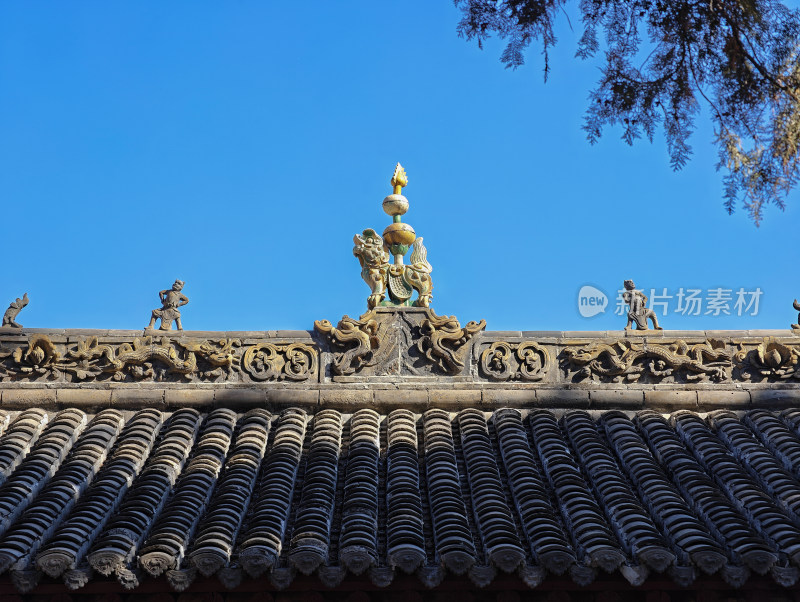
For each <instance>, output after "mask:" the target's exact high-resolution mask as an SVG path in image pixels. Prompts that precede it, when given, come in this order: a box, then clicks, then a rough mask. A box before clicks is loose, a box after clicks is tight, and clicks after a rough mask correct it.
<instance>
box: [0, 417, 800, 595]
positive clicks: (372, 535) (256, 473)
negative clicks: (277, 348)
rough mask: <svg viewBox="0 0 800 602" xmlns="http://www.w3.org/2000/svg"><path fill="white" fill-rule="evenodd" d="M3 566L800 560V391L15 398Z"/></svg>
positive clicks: (607, 566) (605, 567) (642, 573)
mask: <svg viewBox="0 0 800 602" xmlns="http://www.w3.org/2000/svg"><path fill="white" fill-rule="evenodd" d="M0 428H1V429H2V436H0V571H2V572H8V573H9V574H10V576H11V580H12V582H13V583H14V584H15V585H16V586H17V587H18V588H19V589H20V590H21V591H30V590H32V589H33V588H35V587H36V585H37V584H38V583H40V582H42V580H43V579H47V578H52V579H59V580H63V581H64V582H65V583H66V585H67V586H68V587H69V588H72V589H78V588H80V587H82V586H84V585H86V584H87V583H88V582H89V581H90V580H91V579H100V580H103V579H105V580H108V579H113V580H116V581H118V582H119V583H120V584H122V586H124V587H125V588H134V587H135V586H136V585H137V584H139V583H141V582H142V581H144V580H147V579H149V578H154V577H159V576H161V575H165V576H166V580H167V582H168V583H169V584H170V586H171V587H172V588H173V589H175V590H178V591H182V590H184V589H186V588H187V587H188V586H189V585H190V584H191V583H192V582H193V580H195V579H196V578H197V577H198V576H205V577H209V576H212V575H216V576H217V577H218V578H219V579H220V581H221V582H222V584H223V585H225V586H226V587H234V586H236V585H237V584H238V583H240V582H241V581H242V580H243V579H247V578H252V577H259V576H262V575H264V576H266V577H267V578H269V579H270V581H271V582H272V583H273V584H274V585H275V587H278V588H282V587H286V586H288V585H289V584H290V583H291V582H292V580H293V579H294V577H295V576H296V575H297V574H298V573H301V574H306V575H312V574H315V575H316V576H317V577H318V578H319V579H320V580H321V582H322V584H324V585H325V586H336V585H338V584H340V583H342V581H343V580H345V579H347V578H348V575H364V576H365V577H367V578H369V579H370V580H371V581H372V582H373V583H375V584H376V585H379V586H387V585H389V584H390V583H391V582H392V580H393V579H394V577H395V575H398V574H404V573H413V574H416V575H417V576H418V578H419V579H420V580H421V582H422V584H424V585H425V586H429V587H430V586H435V585H437V584H440V583H442V582H443V581H444V580H446V579H447V578H448V575H467V576H468V577H469V578H470V579H471V580H472V581H473V582H474V583H475V584H477V585H478V586H484V585H486V584H488V583H489V582H491V581H492V580H493V579H494V577H495V576H496V575H498V574H501V573H516V574H518V575H519V577H520V578H521V579H522V580H523V581H524V582H525V583H527V584H528V585H529V586H531V587H536V586H537V585H539V584H540V583H541V582H542V581H543V580H544V579H547V577H548V575H564V576H567V577H568V578H570V579H572V580H573V581H574V582H575V583H577V584H579V585H588V584H589V583H591V582H592V581H593V580H594V579H595V578H596V577H597V576H598V574H601V573H617V572H618V573H619V574H621V575H622V576H623V577H624V578H625V579H626V580H628V581H629V582H630V583H631V584H633V585H638V584H642V583H644V582H645V581H646V579H647V578H648V576H650V575H654V574H659V573H663V574H665V575H668V576H669V577H671V578H672V579H673V580H674V581H675V582H677V584H679V585H689V584H691V583H692V582H693V581H694V580H695V579H697V578H699V577H701V576H703V575H708V574H719V575H720V576H721V577H722V578H723V579H724V580H725V581H726V582H727V583H729V584H731V585H733V586H737V585H740V584H742V583H744V582H745V581H746V580H747V579H748V577H749V576H750V575H751V574H753V573H755V574H759V575H770V576H771V577H772V579H774V581H775V582H776V583H778V584H781V585H784V586H791V585H794V584H795V583H796V582H797V580H798V577H799V576H800V481H798V477H800V462H798V460H800V410H786V411H784V412H781V413H777V412H768V411H764V410H754V411H751V412H749V413H746V414H742V413H734V412H730V411H724V410H723V411H718V412H713V413H711V414H708V415H705V414H697V413H693V412H689V411H680V412H676V413H674V414H672V415H662V414H658V413H656V412H653V411H649V410H645V411H641V412H638V413H635V414H634V413H624V412H620V411H607V412H592V413H589V412H585V411H571V412H558V413H556V412H552V411H547V410H531V411H528V410H516V409H500V410H497V411H495V412H493V413H491V414H490V413H485V412H483V411H481V410H479V409H465V410H462V411H460V412H458V413H449V412H446V411H444V410H441V409H432V410H429V411H427V412H425V413H424V414H421V415H420V414H414V413H412V412H410V411H408V410H403V409H398V410H395V411H392V412H390V413H389V414H387V415H381V414H378V413H377V412H375V411H373V410H371V409H361V410H358V411H356V412H355V413H353V414H342V413H340V412H338V411H335V410H330V409H327V410H321V411H319V412H317V413H316V414H314V415H310V414H307V413H306V412H305V411H303V410H301V409H287V410H284V411H283V412H281V413H276V414H270V413H269V412H267V411H266V410H263V409H256V410H252V411H250V412H247V413H246V414H237V413H235V412H233V411H231V410H230V409H225V408H219V409H216V410H213V411H211V412H210V413H208V414H200V413H198V412H197V411H195V410H193V409H182V410H178V411H176V412H173V413H163V412H160V411H157V410H153V409H145V410H140V411H137V412H126V413H123V412H121V411H118V410H113V409H111V410H104V411H102V412H100V413H98V414H96V415H93V416H87V415H85V414H84V413H83V412H82V411H80V410H76V409H67V410H63V411H61V412H59V413H52V414H48V413H47V412H44V411H42V410H38V409H28V410H24V411H22V412H18V413H0Z"/></svg>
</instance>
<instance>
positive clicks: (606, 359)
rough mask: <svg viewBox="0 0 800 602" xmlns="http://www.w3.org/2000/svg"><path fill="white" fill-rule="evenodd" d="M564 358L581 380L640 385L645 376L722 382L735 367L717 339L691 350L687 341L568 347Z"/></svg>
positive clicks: (729, 354)
mask: <svg viewBox="0 0 800 602" xmlns="http://www.w3.org/2000/svg"><path fill="white" fill-rule="evenodd" d="M564 357H565V360H566V364H567V367H568V369H576V370H577V371H578V372H577V374H576V377H577V378H579V379H580V378H587V377H589V378H593V379H599V380H605V381H612V382H622V381H627V382H636V381H638V380H639V379H640V378H641V377H642V376H643V375H645V374H649V375H650V376H652V377H653V378H655V379H662V378H664V377H668V376H678V375H680V376H682V377H683V378H685V379H686V380H689V381H698V380H705V379H710V380H714V381H721V380H725V379H727V378H728V377H729V371H730V368H731V366H732V364H731V359H732V354H731V352H729V351H728V350H727V349H726V348H725V344H724V343H723V342H721V341H716V340H713V339H712V340H708V341H705V342H703V343H698V344H695V345H692V346H691V347H690V346H689V345H688V344H687V343H686V342H685V341H676V342H674V343H671V344H659V343H649V342H643V343H633V342H630V341H624V340H622V341H617V342H615V343H613V344H611V345H609V344H607V343H593V344H591V345H587V346H585V347H579V348H567V349H565V350H564Z"/></svg>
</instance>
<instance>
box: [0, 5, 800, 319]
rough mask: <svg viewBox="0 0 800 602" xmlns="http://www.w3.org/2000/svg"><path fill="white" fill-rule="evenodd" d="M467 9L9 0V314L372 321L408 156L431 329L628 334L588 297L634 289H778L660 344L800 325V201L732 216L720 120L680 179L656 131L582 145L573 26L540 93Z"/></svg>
mask: <svg viewBox="0 0 800 602" xmlns="http://www.w3.org/2000/svg"><path fill="white" fill-rule="evenodd" d="M458 18H459V14H458V12H457V10H456V9H455V8H454V7H453V5H452V3H451V2H449V1H447V0H443V1H441V2H430V0H426V1H422V0H417V1H406V2H399V1H393V2H388V1H387V2H372V1H362V2H347V3H334V2H310V3H308V2H303V3H296V2H256V1H239V2H225V3H218V2H208V1H192V2H188V1H184V2H177V1H176V2H167V3H165V2H155V1H149V2H148V1H136V2H99V1H96V2H89V1H87V2H80V3H72V2H70V3H44V4H43V3H24V2H13V3H12V2H7V3H3V5H2V6H1V7H0V196H1V197H2V203H3V207H4V212H3V213H4V217H3V221H2V223H3V228H2V234H3V247H4V249H5V253H4V262H3V270H2V274H3V277H2V281H0V303H2V304H3V307H2V308H0V311H2V310H3V309H4V308H5V304H6V303H7V302H9V301H11V300H13V298H14V297H16V296H19V295H21V294H22V293H23V292H25V291H27V292H29V294H30V296H31V302H30V305H29V306H28V307H27V308H26V309H25V310H24V311H23V312H22V313H21V314H20V316H19V318H18V319H19V321H20V322H21V323H22V324H24V325H25V326H30V327H53V328H55V327H58V328H65V327H84V328H141V327H143V326H144V325H145V324H146V323H147V321H148V319H149V315H150V310H151V309H153V308H154V307H157V306H158V297H157V292H158V291H159V290H160V289H163V288H168V287H169V286H170V285H171V283H172V282H173V280H174V279H175V278H181V279H183V280H185V281H186V288H185V289H184V292H185V293H186V294H187V296H188V297H189V299H190V303H189V305H187V306H186V307H185V308H184V309H183V322H184V327H185V328H187V329H202V330H239V329H241V330H265V329H277V328H298V329H310V328H312V327H313V321H314V320H315V319H322V318H327V319H330V320H332V321H336V320H338V319H339V318H340V317H341V316H342V315H343V314H345V313H347V314H350V315H358V314H359V313H362V312H363V311H364V310H365V309H366V297H367V294H368V290H367V287H366V285H365V284H364V283H363V281H362V280H361V278H360V269H359V266H358V263H357V261H356V259H355V258H354V257H353V256H352V254H351V249H352V237H353V235H354V234H355V233H356V232H361V230H363V229H364V228H367V227H372V228H375V229H376V230H378V231H382V230H383V228H384V227H385V226H386V225H388V223H389V218H388V216H386V215H385V214H384V213H383V211H382V210H381V201H382V199H383V197H384V196H385V195H386V194H388V193H389V192H390V187H389V183H388V181H389V178H390V176H391V173H392V170H393V168H394V164H395V162H397V161H400V162H402V163H403V165H404V166H405V167H406V169H407V171H408V174H409V179H410V184H409V186H408V187H407V188H406V189H405V191H404V192H405V194H406V196H407V197H408V198H409V200H410V202H411V208H410V210H409V212H408V214H407V215H406V216H405V221H407V222H408V223H410V224H411V225H412V226H414V228H415V229H416V231H417V234H418V235H420V236H423V237H424V239H425V243H426V246H427V248H428V259H429V261H430V262H431V263H432V264H433V267H434V271H433V274H432V276H433V281H434V303H433V307H434V309H435V310H436V311H437V313H439V314H455V315H457V316H458V317H459V318H460V319H461V320H462V322H464V321H467V320H472V319H480V318H486V320H487V322H488V328H489V329H497V330H504V329H522V330H538V329H542V330H553V329H555V330H606V329H615V328H621V327H622V326H623V325H624V322H625V320H624V318H621V317H620V316H616V315H614V314H613V306H612V307H611V308H610V309H609V311H606V312H605V313H604V314H600V315H598V316H595V317H594V318H591V319H587V318H583V317H581V316H580V315H579V313H578V310H577V293H578V290H579V288H580V287H581V286H582V285H584V284H592V285H594V286H596V287H598V288H600V289H602V290H604V291H605V292H606V293H608V294H609V295H613V294H614V293H615V291H616V289H617V288H619V287H620V286H621V284H622V281H623V279H625V278H633V279H634V280H635V281H636V284H637V286H638V287H639V288H643V289H645V290H646V291H647V292H648V294H649V289H650V288H656V289H659V290H660V289H662V288H667V289H668V292H669V293H672V294H675V293H676V292H677V291H678V289H680V288H684V289H688V288H697V289H701V290H704V291H706V290H708V289H712V288H717V287H723V288H727V289H732V290H733V291H734V292H735V291H736V290H737V289H739V288H744V289H746V290H754V289H755V288H757V287H758V288H760V289H761V290H762V291H763V295H762V296H761V298H760V307H759V313H758V315H757V316H748V315H744V316H737V315H735V313H736V312H735V311H731V313H732V314H733V315H731V316H724V315H722V316H717V317H715V316H711V315H708V316H699V317H697V316H682V315H678V314H675V313H674V312H673V308H670V310H669V312H670V313H669V315H667V316H666V317H664V318H662V322H663V325H664V326H665V327H667V328H682V329H683V328H686V329H717V328H719V329H729V328H743V329H744V328H748V329H750V328H788V326H789V324H790V323H791V322H794V321H796V319H797V312H795V311H793V310H792V307H791V304H792V300H793V299H794V298H795V297H800V277H798V274H800V251H799V250H798V243H797V239H798V238H797V232H798V225H800V220H799V219H798V218H799V217H800V194H798V192H797V191H795V192H794V193H793V194H792V196H791V197H790V198H789V199H788V203H787V204H788V208H787V210H786V211H785V212H783V213H782V212H780V211H779V210H776V209H774V208H770V209H768V210H767V211H766V214H765V219H764V223H763V225H762V226H761V227H760V228H755V227H754V226H753V225H752V223H751V222H750V221H749V219H748V217H747V215H746V212H745V211H743V210H739V211H738V212H737V213H736V214H735V215H734V216H733V217H729V216H728V215H727V214H726V213H725V212H724V210H723V207H722V199H721V195H722V185H721V179H722V174H720V173H717V172H716V171H715V170H714V165H715V163H716V150H715V148H714V147H713V146H712V144H711V131H710V126H709V125H708V124H707V123H705V122H702V121H701V122H700V123H699V124H698V125H699V127H698V131H697V132H696V134H695V135H694V137H693V139H692V142H693V146H694V151H695V154H694V157H693V159H692V161H691V162H690V163H689V165H688V166H687V167H686V168H685V169H684V170H683V171H681V172H678V173H673V172H672V171H671V170H670V168H669V163H668V159H667V154H666V149H665V146H664V143H663V138H661V137H660V136H659V137H658V138H657V139H656V141H655V143H654V144H652V145H651V144H649V143H648V142H646V141H645V142H641V143H639V144H637V145H635V146H634V147H628V146H627V145H625V144H624V143H623V142H622V141H621V140H620V139H619V135H620V132H618V131H611V130H609V131H607V132H606V133H605V136H604V138H603V139H602V141H601V142H600V143H599V144H597V145H595V146H590V145H589V144H588V143H587V142H586V140H585V137H584V133H583V132H582V131H581V129H580V126H581V124H582V115H583V110H584V108H585V103H586V97H587V94H588V90H589V89H590V87H591V86H592V85H593V83H594V80H595V79H596V78H597V76H598V68H597V64H596V63H593V62H591V61H587V62H581V61H578V60H576V59H573V58H572V55H573V53H574V51H575V45H576V39H577V37H578V36H579V34H580V31H577V30H576V31H575V32H572V31H570V29H569V28H568V27H566V26H562V27H561V30H560V43H559V45H558V47H557V48H556V50H555V51H554V53H553V55H552V57H551V58H552V73H551V77H550V80H549V82H548V83H547V84H545V83H543V81H542V71H541V68H542V62H541V60H540V57H539V55H538V50H536V49H534V50H533V51H532V52H529V54H528V64H527V66H525V67H524V68H522V69H519V70H517V71H509V70H505V69H504V68H503V65H502V64H501V63H500V61H499V55H500V52H501V51H502V47H503V45H502V43H501V42H496V41H495V42H493V43H490V44H488V45H487V47H486V48H485V50H479V49H478V47H477V45H476V44H474V43H467V42H465V41H464V40H462V39H460V38H458V37H457V35H456V30H455V29H456V24H457V21H458ZM573 24H574V25H575V26H576V29H577V26H578V23H577V22H576V21H575V20H574V19H573ZM611 303H612V304H613V299H612V300H611ZM673 303H675V300H674V299H673ZM731 310H733V303H731ZM703 311H705V308H703Z"/></svg>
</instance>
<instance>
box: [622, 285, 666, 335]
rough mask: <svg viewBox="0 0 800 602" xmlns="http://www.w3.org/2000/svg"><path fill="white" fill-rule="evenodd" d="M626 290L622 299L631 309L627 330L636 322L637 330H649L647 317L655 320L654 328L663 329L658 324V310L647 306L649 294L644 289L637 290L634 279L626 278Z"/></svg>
mask: <svg viewBox="0 0 800 602" xmlns="http://www.w3.org/2000/svg"><path fill="white" fill-rule="evenodd" d="M624 286H625V292H624V293H622V300H623V301H625V303H627V304H628V307H630V311H629V312H628V324H627V325H626V326H625V330H630V329H631V325H632V324H633V323H634V322H636V330H647V319H648V318H650V320H652V321H653V328H655V329H656V330H663V328H661V326H659V325H658V318H657V317H656V312H654V311H653V310H652V309H648V308H647V295H645V294H644V293H643V292H642V291H637V290H636V285H635V284H633V280H626V281H625V283H624Z"/></svg>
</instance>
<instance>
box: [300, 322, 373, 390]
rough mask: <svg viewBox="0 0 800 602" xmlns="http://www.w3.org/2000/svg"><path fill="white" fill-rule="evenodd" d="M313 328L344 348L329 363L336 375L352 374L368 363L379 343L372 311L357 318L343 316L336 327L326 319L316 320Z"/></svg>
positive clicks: (337, 345)
mask: <svg viewBox="0 0 800 602" xmlns="http://www.w3.org/2000/svg"><path fill="white" fill-rule="evenodd" d="M314 328H315V329H316V330H317V332H320V333H322V334H324V335H326V336H328V337H330V340H331V343H332V344H333V345H335V346H336V347H341V348H344V351H342V352H339V353H336V354H334V357H333V363H332V364H331V371H332V372H333V373H334V374H336V375H337V376H347V375H350V374H353V373H354V372H356V371H357V370H359V369H360V368H361V367H363V366H366V365H368V361H369V360H370V359H371V357H372V352H373V350H374V349H377V348H378V346H379V345H380V340H379V338H378V336H377V335H378V321H377V320H376V319H375V313H374V311H370V312H367V313H366V314H364V315H363V316H361V319H359V320H356V319H354V318H351V317H349V316H344V317H343V318H342V319H341V320H340V321H339V324H338V325H337V327H336V328H334V327H333V325H332V324H331V323H330V322H329V321H328V320H316V321H315V322H314Z"/></svg>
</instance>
